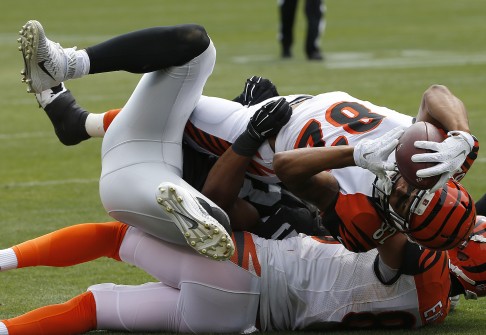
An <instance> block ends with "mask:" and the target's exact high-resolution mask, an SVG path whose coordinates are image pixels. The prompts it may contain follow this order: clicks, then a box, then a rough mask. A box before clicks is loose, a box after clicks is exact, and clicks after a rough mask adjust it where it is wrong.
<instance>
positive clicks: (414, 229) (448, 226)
mask: <svg viewBox="0 0 486 335" xmlns="http://www.w3.org/2000/svg"><path fill="white" fill-rule="evenodd" d="M389 176H390V178H391V180H392V183H393V184H395V183H396V182H397V181H398V179H399V178H401V176H400V173H398V172H397V171H392V172H391V173H390V174H389ZM373 198H374V200H375V207H376V208H377V209H378V212H380V214H381V215H382V217H383V218H384V220H385V221H386V222H387V223H388V224H389V225H391V226H392V227H395V228H397V229H398V230H399V231H401V232H402V233H405V234H406V235H407V236H408V237H409V238H410V239H411V240H413V241H415V242H417V243H418V244H420V245H422V246H424V247H426V248H429V249H433V250H448V249H452V248H454V247H455V246H457V245H458V244H460V243H461V242H463V241H464V240H465V239H466V238H467V237H468V236H469V234H470V232H471V230H472V229H473V228H474V222H475V219H476V209H475V206H474V201H473V200H472V198H471V196H470V195H469V193H468V192H467V191H466V190H465V189H464V187H463V186H462V185H461V184H460V183H459V182H457V181H455V180H454V179H449V181H448V182H447V183H446V185H444V186H443V187H442V188H440V189H438V190H437V191H436V192H435V193H428V192H427V191H426V190H419V191H418V192H417V193H416V194H415V195H414V196H413V200H412V201H411V206H410V208H409V210H408V215H407V217H405V218H404V217H401V216H400V215H399V214H397V213H396V212H395V211H394V210H393V208H392V207H391V206H390V204H389V196H388V195H386V194H385V192H384V191H383V187H381V183H380V182H379V180H378V178H377V179H376V180H375V183H374V184H373Z"/></svg>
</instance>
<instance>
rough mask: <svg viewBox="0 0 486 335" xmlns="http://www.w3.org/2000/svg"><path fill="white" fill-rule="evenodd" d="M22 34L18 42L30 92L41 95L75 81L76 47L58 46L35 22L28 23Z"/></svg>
mask: <svg viewBox="0 0 486 335" xmlns="http://www.w3.org/2000/svg"><path fill="white" fill-rule="evenodd" d="M19 34H20V38H19V39H18V40H17V41H18V42H19V43H20V47H19V50H20V51H21V52H22V57H23V59H24V70H23V71H22V72H21V75H22V81H23V82H25V83H26V84H27V86H28V88H27V92H29V93H41V92H42V91H44V90H47V89H49V88H51V87H54V86H57V85H59V84H60V83H61V82H63V81H65V80H67V79H69V78H72V74H73V73H74V71H75V63H76V61H77V59H76V54H75V52H76V48H69V49H64V48H63V47H61V46H60V45H59V43H54V42H52V41H50V40H49V39H48V38H47V37H46V35H45V33H44V28H43V27H42V25H41V24H40V23H39V22H38V21H35V20H30V21H27V23H26V24H25V25H24V26H23V27H22V29H21V30H20V31H19Z"/></svg>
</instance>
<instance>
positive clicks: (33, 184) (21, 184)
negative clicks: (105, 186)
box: [0, 178, 99, 188]
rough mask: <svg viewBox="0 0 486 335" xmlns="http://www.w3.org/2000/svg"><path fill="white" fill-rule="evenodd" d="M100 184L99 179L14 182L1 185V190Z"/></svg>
mask: <svg viewBox="0 0 486 335" xmlns="http://www.w3.org/2000/svg"><path fill="white" fill-rule="evenodd" d="M98 182H99V179H98V178H88V179H61V180H46V181H28V182H13V183H6V184H0V188H21V187H41V186H53V185H66V184H91V183H98Z"/></svg>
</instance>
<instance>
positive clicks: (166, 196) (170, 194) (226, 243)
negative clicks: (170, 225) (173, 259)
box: [156, 182, 235, 261]
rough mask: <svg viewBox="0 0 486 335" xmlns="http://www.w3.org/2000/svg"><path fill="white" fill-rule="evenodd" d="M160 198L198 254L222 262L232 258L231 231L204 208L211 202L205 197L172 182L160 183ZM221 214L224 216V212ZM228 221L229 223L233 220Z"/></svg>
mask: <svg viewBox="0 0 486 335" xmlns="http://www.w3.org/2000/svg"><path fill="white" fill-rule="evenodd" d="M156 198H157V203H158V204H159V205H160V206H162V208H163V210H164V211H165V212H166V214H167V215H168V216H170V217H171V218H172V219H173V221H174V223H175V225H176V226H177V227H178V228H179V230H180V231H181V232H182V234H183V236H184V238H185V239H186V241H187V243H188V244H189V246H191V247H192V248H193V249H194V250H196V251H197V252H198V253H200V254H201V255H204V256H206V257H209V258H211V259H214V260H219V261H224V260H228V259H229V258H230V257H231V256H232V255H233V253H234V251H235V246H234V244H233V240H232V239H231V236H230V234H229V233H228V231H227V230H226V229H225V228H224V227H223V225H221V224H220V223H219V222H218V220H216V219H215V218H214V217H213V216H211V215H210V214H209V213H208V211H207V210H206V209H204V207H203V205H208V204H207V203H206V202H205V201H204V200H203V199H199V198H196V197H195V196H194V195H192V194H191V193H190V192H189V191H188V190H185V189H184V188H183V187H181V186H178V185H174V184H172V183H169V182H164V183H161V184H160V185H159V188H158V192H157V197H156ZM208 209H209V210H211V209H210V208H208ZM220 211H221V210H220ZM221 212H222V211H221ZM217 215H218V216H219V217H220V213H218V214H217ZM215 216H216V215H215ZM224 216H225V217H226V214H225V215H224ZM221 220H223V219H221ZM226 220H227V217H226ZM226 220H225V221H226ZM225 223H226V224H229V220H228V221H227V222H225Z"/></svg>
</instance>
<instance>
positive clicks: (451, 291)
mask: <svg viewBox="0 0 486 335" xmlns="http://www.w3.org/2000/svg"><path fill="white" fill-rule="evenodd" d="M232 238H233V241H234V244H235V246H236V250H235V253H234V255H233V256H232V258H231V260H230V261H226V262H215V261H212V260H211V259H209V258H204V257H200V256H199V255H197V254H196V253H194V252H192V250H191V249H190V248H188V247H187V246H178V245H175V244H172V243H168V242H165V241H162V240H161V239H157V238H156V237H154V236H152V235H149V234H146V233H143V232H142V231H140V230H139V229H137V228H135V227H131V226H128V225H126V224H123V223H120V222H106V223H84V224H79V225H74V226H70V227H66V228H63V229H61V230H58V231H55V232H52V233H50V234H47V235H44V236H41V237H38V238H35V239H33V240H29V241H26V242H23V243H21V244H18V245H15V246H13V247H11V248H8V249H4V250H0V267H1V270H2V271H7V270H12V269H16V268H23V267H30V266H55V267H61V266H71V265H74V264H78V263H82V262H87V261H90V260H93V259H96V258H99V257H109V258H112V259H115V260H118V261H123V262H126V263H129V264H132V265H135V266H137V267H138V268H140V269H143V270H144V271H146V272H147V273H149V274H150V275H152V276H153V277H154V278H156V279H157V280H158V281H159V282H149V283H145V284H142V285H116V284H113V283H105V284H98V285H93V286H90V287H89V288H88V290H87V292H85V293H82V294H80V295H78V296H76V297H75V298H73V299H71V300H69V301H67V302H65V303H62V304H58V305H49V306H45V307H41V308H39V309H36V310H33V311H31V312H27V313H26V314H24V315H20V316H18V317H14V318H10V319H6V320H1V321H0V334H2V335H5V334H10V335H15V334H26V335H27V334H28V335H30V334H38V335H42V334H46V335H47V334H49V335H52V334H81V333H85V332H88V331H91V330H95V329H98V330H112V331H129V332H148V331H150V332H163V331H168V332H182V333H185V332H188V333H243V332H246V333H248V332H251V331H255V330H257V329H259V330H261V331H289V330H328V329H330V328H332V327H338V328H341V329H343V328H344V329H356V328H360V329H367V328H374V327H379V328H383V327H385V328H386V327H390V328H417V327H422V326H425V325H428V324H434V323H440V322H442V321H443V320H444V319H445V318H446V316H447V315H448V312H449V309H450V298H449V297H450V296H456V295H460V294H463V295H465V296H466V298H473V299H475V298H477V297H478V296H479V297H480V296H484V295H486V290H485V289H484V288H485V287H486V286H485V283H486V272H485V271H484V264H485V263H486V253H485V252H484V250H485V249H484V248H485V243H486V218H485V217H480V216H478V217H477V221H476V227H475V229H474V230H473V232H472V234H471V236H470V237H469V238H468V240H467V241H465V242H464V243H463V244H461V245H460V246H458V247H456V248H454V249H451V250H450V252H449V255H450V257H449V256H448V252H447V251H433V250H430V249H426V248H422V247H420V246H419V245H417V244H415V243H412V242H410V241H408V240H407V239H406V237H405V236H404V235H403V234H397V235H395V236H393V237H391V238H390V239H392V240H393V242H394V246H395V247H396V250H395V251H394V252H395V253H397V254H400V256H401V257H400V259H401V260H402V263H401V264H400V265H399V267H398V268H397V269H396V270H394V269H392V268H391V267H390V266H389V265H387V264H386V261H385V260H384V259H383V258H382V257H380V256H379V254H378V252H377V250H376V249H373V250H371V251H368V252H363V253H354V252H350V251H349V250H347V249H346V248H345V247H344V246H343V245H342V244H340V243H338V242H336V241H334V240H333V239H332V238H323V237H311V236H306V235H303V234H302V235H299V236H296V237H292V238H288V239H285V240H266V239H263V238H260V237H257V236H256V235H252V234H250V233H246V232H234V233H233V236H232ZM3 307H4V308H8V305H7V306H3Z"/></svg>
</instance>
